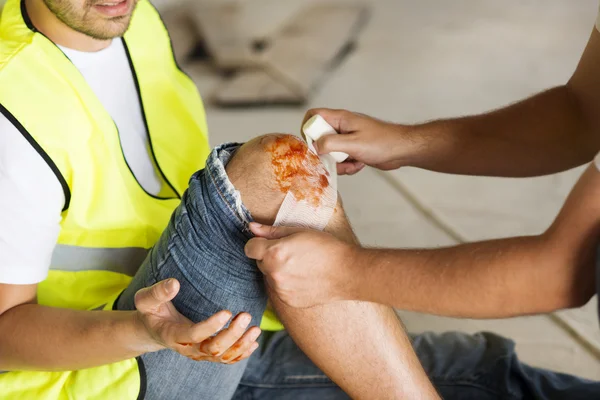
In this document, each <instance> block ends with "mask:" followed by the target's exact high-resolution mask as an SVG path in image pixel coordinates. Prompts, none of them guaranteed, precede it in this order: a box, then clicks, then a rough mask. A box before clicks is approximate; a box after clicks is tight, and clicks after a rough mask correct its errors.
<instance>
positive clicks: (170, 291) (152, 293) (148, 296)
mask: <svg viewBox="0 0 600 400" xmlns="http://www.w3.org/2000/svg"><path fill="white" fill-rule="evenodd" d="M177 293H179V281H178V280H177V279H173V278H170V279H166V280H164V281H160V282H158V283H156V284H154V285H152V286H150V287H147V288H143V289H140V290H138V291H137V293H136V294H135V298H134V302H135V307H136V308H137V309H138V310H139V311H141V312H150V311H153V310H154V309H156V308H157V307H158V306H160V305H161V304H163V303H166V302H169V301H171V300H173V299H174V298H175V296H177Z"/></svg>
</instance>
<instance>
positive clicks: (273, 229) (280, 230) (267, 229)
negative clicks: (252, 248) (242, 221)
mask: <svg viewBox="0 0 600 400" xmlns="http://www.w3.org/2000/svg"><path fill="white" fill-rule="evenodd" d="M250 230H251V231H252V233H254V234H255V235H256V236H260V237H262V238H265V239H281V238H283V237H286V236H290V235H293V234H294V233H298V232H302V231H304V230H305V229H304V228H298V227H289V226H269V225H261V224H259V223H256V222H251V223H250Z"/></svg>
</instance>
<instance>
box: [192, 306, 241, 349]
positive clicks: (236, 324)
mask: <svg viewBox="0 0 600 400" xmlns="http://www.w3.org/2000/svg"><path fill="white" fill-rule="evenodd" d="M250 321H252V316H251V315H250V314H248V313H240V314H238V315H237V316H236V317H235V318H234V319H233V320H232V321H231V323H230V324H229V327H227V328H226V329H223V330H222V331H221V332H219V333H218V334H216V335H215V336H213V337H211V338H208V339H206V340H204V341H203V342H202V343H200V351H201V352H202V353H205V354H209V355H211V356H217V355H221V354H223V353H224V352H225V351H226V350H227V349H229V348H230V347H231V346H233V344H234V343H235V342H237V341H238V340H239V339H240V338H241V337H242V335H243V334H244V332H246V328H247V327H248V325H250Z"/></svg>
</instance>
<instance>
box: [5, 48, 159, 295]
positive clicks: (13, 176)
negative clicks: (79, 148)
mask: <svg viewBox="0 0 600 400" xmlns="http://www.w3.org/2000/svg"><path fill="white" fill-rule="evenodd" d="M61 49H62V50H63V52H64V53H65V54H66V55H67V57H69V58H70V59H71V61H72V62H73V64H74V65H75V66H76V67H77V68H78V69H79V71H80V72H81V74H82V75H83V76H84V78H85V80H86V81H87V83H88V84H89V85H90V87H91V88H92V90H93V91H94V93H95V94H96V96H98V98H99V99H100V102H101V103H102V104H103V105H104V107H105V108H106V110H107V111H108V113H109V114H110V116H111V117H112V118H113V120H114V121H115V123H116V125H117V128H118V130H119V137H120V140H121V146H122V148H123V154H124V155H125V159H126V160H127V163H128V164H129V166H130V167H131V170H132V171H133V174H134V175H135V177H136V179H137V180H138V182H139V183H140V185H141V186H142V187H143V188H144V189H145V190H146V191H147V192H149V193H151V194H154V195H157V194H159V193H160V191H161V189H162V188H163V187H164V186H163V185H164V182H163V180H162V178H161V177H160V174H159V173H158V172H157V171H156V168H155V166H154V163H153V161H152V160H153V159H152V156H151V155H150V152H149V143H148V136H147V133H146V127H145V124H144V119H143V116H142V112H141V108H140V104H139V98H138V94H137V90H136V87H135V82H134V78H133V74H132V72H131V69H130V67H129V61H128V59H127V55H126V53H125V48H124V46H123V42H122V40H121V39H115V40H113V41H112V43H111V45H110V46H109V47H107V48H105V49H103V50H101V51H98V52H94V53H86V52H80V51H76V50H72V49H67V48H63V47H61ZM9 111H10V110H9ZM64 201H65V198H64V193H63V189H62V187H61V185H60V183H59V181H58V179H57V178H56V176H55V175H54V173H53V172H52V170H51V169H50V168H49V167H48V165H47V164H46V162H45V161H44V160H43V159H42V158H41V157H40V155H39V154H38V153H37V152H36V151H35V150H34V148H33V147H32V146H31V145H30V144H29V142H27V140H26V139H25V138H24V137H23V135H22V134H21V133H20V132H19V131H18V130H17V129H16V128H15V127H14V126H13V125H12V124H11V122H9V121H8V120H7V119H6V118H5V117H4V116H3V115H2V114H0V283H11V284H32V283H38V282H41V281H42V280H44V279H45V278H46V276H47V274H48V270H49V267H50V259H51V256H52V251H53V250H54V247H55V245H56V241H57V239H58V234H59V231H60V221H61V212H62V209H63V207H64Z"/></svg>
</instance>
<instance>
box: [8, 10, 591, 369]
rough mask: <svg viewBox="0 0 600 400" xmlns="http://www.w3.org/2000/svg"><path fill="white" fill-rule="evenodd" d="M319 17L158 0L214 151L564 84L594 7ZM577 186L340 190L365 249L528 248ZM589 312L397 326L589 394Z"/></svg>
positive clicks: (446, 112)
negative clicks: (516, 361)
mask: <svg viewBox="0 0 600 400" xmlns="http://www.w3.org/2000/svg"><path fill="white" fill-rule="evenodd" d="M2 3H3V1H2V0H0V5H1V4H2ZM324 3H325V2H324V1H309V0H302V1H299V0H285V1H281V0H237V1H228V0H212V1H209V0H196V1H192V2H190V1H180V0H155V1H154V4H155V5H156V6H157V8H158V9H159V11H160V12H161V14H162V15H163V17H164V20H165V22H166V24H167V26H168V27H169V30H170V31H171V34H172V39H173V44H174V47H175V51H176V56H177V58H178V61H179V63H180V64H181V66H182V68H183V69H184V70H185V71H186V72H187V73H188V74H189V75H190V76H191V78H192V79H193V80H194V82H195V83H196V84H197V85H198V88H199V89H200V93H201V94H202V96H203V98H204V100H205V102H206V109H207V115H208V123H209V132H210V140H211V144H212V145H213V146H214V145H217V144H219V143H221V142H224V141H245V140H247V139H249V138H252V137H254V136H256V135H260V134H264V133H269V132H288V133H294V134H299V128H300V123H301V121H302V118H303V115H304V112H305V111H306V110H307V109H308V108H311V107H332V108H346V109H350V110H354V111H359V112H362V113H366V114H370V115H373V116H376V117H379V118H382V119H386V120H391V121H397V122H404V123H412V122H420V121H424V120H428V119H434V118H442V117H449V116H459V115H465V114H471V113H477V112H483V111H487V110H489V109H492V108H495V107H498V106H501V105H504V104H507V103H510V102H514V101H516V100H518V99H520V98H523V97H525V96H528V95H530V94H533V93H535V92H537V91H539V90H542V89H545V88H548V87H551V86H553V85H557V84H562V83H564V82H566V80H567V79H568V78H569V77H570V75H571V73H572V72H573V70H574V68H575V66H576V64H577V61H578V60H579V57H580V55H581V52H582V50H583V48H584V46H585V44H586V42H587V39H588V36H589V34H590V32H591V30H592V28H593V24H594V21H595V19H596V15H597V12H598V0H578V1H566V0H520V1H517V0H511V1H502V2H499V1H494V0H454V1H451V2H450V1H440V0H438V1H435V0H420V1H409V0H362V2H360V3H357V2H355V1H353V2H350V1H336V0H333V5H330V4H331V3H330V2H327V4H324ZM357 4H358V5H357ZM315 7H317V8H315ZM319 7H320V8H319ZM311 13H312V14H311ZM307 15H309V16H310V15H313V16H315V18H316V19H315V18H312V19H311V20H312V21H313V25H310V23H307V22H306V21H307V18H306V16H307ZM314 21H317V22H314ZM311 32H312V34H311ZM302 46H308V47H307V48H306V47H305V48H303V47H302ZM314 49H317V51H316V55H315V54H313V53H314V51H312V50H314ZM309 50H310V51H309ZM310 57H314V58H312V59H311V58H310ZM580 173H581V169H576V170H572V171H568V172H566V173H562V174H558V175H553V176H547V177H542V178H535V179H499V178H479V177H461V176H451V175H444V174H438V173H432V172H427V171H423V170H418V169H413V168H402V169H401V170H398V171H393V172H379V171H375V170H370V169H367V170H364V171H363V172H361V173H360V174H358V175H356V176H353V177H342V178H340V182H339V185H340V191H341V195H342V197H343V199H344V205H345V208H346V212H347V214H348V216H349V218H350V221H351V222H352V224H353V226H354V228H355V230H356V232H357V234H358V236H359V238H360V239H361V241H362V243H363V244H365V245H371V246H385V247H405V248H410V247H432V246H444V245H452V244H456V243H459V242H462V241H474V240H481V239H488V238H496V237H503V236H509V235H521V234H535V233H539V232H541V231H542V230H544V229H545V228H546V227H547V226H548V225H549V223H550V222H551V221H552V219H553V218H554V217H555V215H556V213H557V212H558V210H559V208H560V206H561V205H562V203H563V201H564V199H565V197H566V195H567V193H568V192H569V190H570V189H571V187H572V186H573V184H574V182H575V180H576V179H577V177H578V176H579V174H580ZM539 284H544V283H543V282H540V283H539ZM595 301H596V299H593V300H592V302H590V304H588V305H587V306H586V307H583V308H582V309H579V310H569V311H564V312H559V313H556V314H552V315H548V316H534V317H525V318H515V319H509V320H490V321H474V320H455V319H450V318H439V317H433V316H426V315H421V314H416V313H406V312H402V311H399V314H400V315H401V317H402V319H403V321H404V323H405V325H406V326H407V328H408V330H410V331H411V332H421V331H426V330H430V331H447V330H460V331H466V332H476V331H480V330H486V331H493V332H496V333H499V334H501V335H504V336H508V337H510V338H512V339H513V340H515V342H516V343H517V350H518V353H519V355H520V357H521V358H522V359H523V360H524V361H526V362H528V363H530V364H533V365H537V366H541V367H545V368H550V369H553V370H558V371H564V372H569V373H573V374H577V375H580V376H583V377H588V378H592V379H600V362H599V361H600V331H599V330H598V321H597V317H596V306H595Z"/></svg>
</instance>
